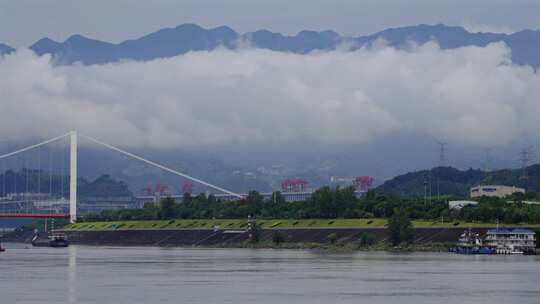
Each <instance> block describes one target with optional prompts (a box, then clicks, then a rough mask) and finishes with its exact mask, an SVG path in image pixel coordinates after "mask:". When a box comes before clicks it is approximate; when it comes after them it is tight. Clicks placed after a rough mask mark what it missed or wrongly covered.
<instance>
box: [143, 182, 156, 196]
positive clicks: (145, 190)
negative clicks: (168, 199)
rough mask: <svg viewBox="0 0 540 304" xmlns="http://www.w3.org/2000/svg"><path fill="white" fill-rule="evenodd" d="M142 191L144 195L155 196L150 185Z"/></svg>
mask: <svg viewBox="0 0 540 304" xmlns="http://www.w3.org/2000/svg"><path fill="white" fill-rule="evenodd" d="M141 191H142V193H143V195H148V196H151V195H154V193H153V192H152V186H151V185H150V184H147V185H146V186H145V187H144V188H142V189H141Z"/></svg>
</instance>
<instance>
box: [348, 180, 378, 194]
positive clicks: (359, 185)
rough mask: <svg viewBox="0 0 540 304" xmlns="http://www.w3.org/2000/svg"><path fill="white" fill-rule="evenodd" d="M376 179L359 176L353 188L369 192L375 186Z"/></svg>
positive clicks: (354, 181)
mask: <svg viewBox="0 0 540 304" xmlns="http://www.w3.org/2000/svg"><path fill="white" fill-rule="evenodd" d="M373 181H375V179H374V178H373V177H371V176H357V177H355V178H354V180H353V186H354V187H355V188H356V190H358V191H361V192H366V191H368V190H369V189H370V188H371V186H373Z"/></svg>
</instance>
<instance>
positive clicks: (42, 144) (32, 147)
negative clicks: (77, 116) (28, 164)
mask: <svg viewBox="0 0 540 304" xmlns="http://www.w3.org/2000/svg"><path fill="white" fill-rule="evenodd" d="M67 136H69V133H67V134H64V135H60V136H57V137H55V138H51V139H49V140H46V141H43V142H40V143H38V144H35V145H31V146H28V147H26V148H22V149H19V150H17V151H13V152H11V153H7V154H4V155H0V159H3V158H8V157H10V156H13V155H16V154H19V153H22V152H25V151H28V150H32V149H35V148H37V147H40V146H44V145H46V144H48V143H51V142H54V141H57V140H59V139H62V138H65V137H67Z"/></svg>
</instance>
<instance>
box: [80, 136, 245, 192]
mask: <svg viewBox="0 0 540 304" xmlns="http://www.w3.org/2000/svg"><path fill="white" fill-rule="evenodd" d="M79 135H80V136H81V137H84V138H86V139H88V140H90V141H92V142H94V143H96V144H98V145H101V146H104V147H107V148H109V149H111V150H114V151H116V152H120V153H122V154H124V155H127V156H129V157H131V158H134V159H137V160H139V161H142V162H144V163H147V164H149V165H152V166H154V167H157V168H160V169H162V170H165V171H167V172H170V173H172V174H175V175H179V176H181V177H184V178H187V179H190V180H192V181H194V182H197V183H199V184H203V185H205V186H207V187H210V188H212V189H215V190H218V191H221V192H224V193H227V194H229V195H232V196H235V197H238V198H243V197H242V195H240V194H238V193H234V192H232V191H229V190H226V189H223V188H221V187H218V186H216V185H212V184H210V183H207V182H205V181H203V180H200V179H198V178H195V177H192V176H189V175H187V174H184V173H182V172H179V171H177V170H173V169H170V168H167V167H165V166H164V165H161V164H158V163H156V162H153V161H151V160H148V159H145V158H143V157H140V156H138V155H135V154H133V153H130V152H127V151H125V150H122V149H120V148H117V147H115V146H113V145H109V144H107V143H105V142H102V141H100V140H97V139H95V138H93V137H90V136H88V135H84V134H79Z"/></svg>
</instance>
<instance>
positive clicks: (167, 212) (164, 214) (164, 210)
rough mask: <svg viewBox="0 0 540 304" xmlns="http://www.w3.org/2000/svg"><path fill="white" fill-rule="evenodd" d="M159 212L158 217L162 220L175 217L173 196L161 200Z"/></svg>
mask: <svg viewBox="0 0 540 304" xmlns="http://www.w3.org/2000/svg"><path fill="white" fill-rule="evenodd" d="M159 214H160V218H161V219H163V220H170V219H174V218H176V216H177V213H176V202H175V201H174V198H172V197H167V198H164V199H162V200H161V202H160V210H159Z"/></svg>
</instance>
